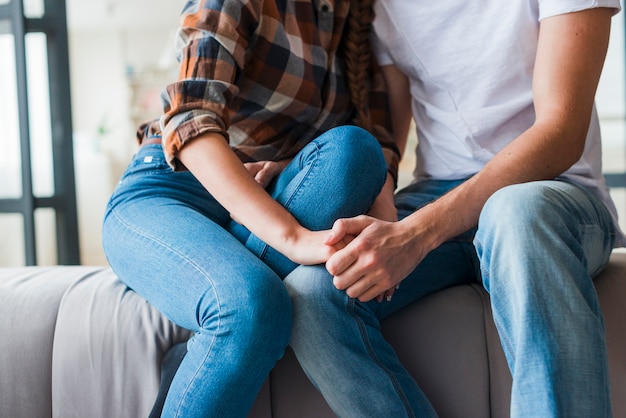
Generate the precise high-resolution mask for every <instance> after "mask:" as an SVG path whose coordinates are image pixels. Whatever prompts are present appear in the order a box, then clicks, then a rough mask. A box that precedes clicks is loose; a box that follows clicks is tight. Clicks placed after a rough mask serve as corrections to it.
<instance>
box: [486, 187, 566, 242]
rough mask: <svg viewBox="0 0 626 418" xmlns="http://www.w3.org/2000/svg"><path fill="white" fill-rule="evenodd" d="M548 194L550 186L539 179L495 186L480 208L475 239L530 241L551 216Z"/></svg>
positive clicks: (549, 220)
mask: <svg viewBox="0 0 626 418" xmlns="http://www.w3.org/2000/svg"><path fill="white" fill-rule="evenodd" d="M550 194H551V191H550V188H548V187H543V186H542V185H541V184H540V182H531V183H523V184H516V185H512V186H508V187H505V188H503V189H500V190H498V191H497V192H495V193H494V194H493V195H492V196H491V197H490V198H489V199H488V200H487V202H486V203H485V205H484V207H483V210H482V211H481V214H480V217H479V220H478V231H477V233H476V239H477V240H478V241H479V242H481V243H483V244H486V243H488V242H489V243H492V244H493V243H495V242H498V243H499V244H503V245H504V244H506V243H518V244H520V243H523V242H529V243H530V242H531V241H532V239H531V238H532V237H537V232H538V231H539V230H540V229H542V228H543V226H542V225H548V224H549V223H550V222H551V218H553V216H554V210H553V209H552V205H551V196H550Z"/></svg>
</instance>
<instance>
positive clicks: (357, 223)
mask: <svg viewBox="0 0 626 418" xmlns="http://www.w3.org/2000/svg"><path fill="white" fill-rule="evenodd" d="M371 223H372V218H370V217H369V216H365V215H360V216H357V217H355V218H341V219H337V220H336V221H335V223H334V224H333V227H332V229H331V233H330V235H329V236H328V238H326V242H325V244H328V245H335V244H337V243H338V242H339V241H341V240H342V239H344V238H345V237H346V236H347V235H351V236H357V235H359V234H360V233H361V232H362V231H363V230H364V229H365V228H366V227H367V226H368V225H369V224H371Z"/></svg>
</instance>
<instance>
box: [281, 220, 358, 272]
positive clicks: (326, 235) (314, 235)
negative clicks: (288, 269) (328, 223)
mask: <svg viewBox="0 0 626 418" xmlns="http://www.w3.org/2000/svg"><path fill="white" fill-rule="evenodd" d="M331 237H332V232H331V231H329V230H326V231H309V230H308V229H306V228H302V229H301V230H300V231H299V232H298V234H297V236H296V237H294V239H293V240H290V241H288V242H285V243H284V246H283V247H282V248H283V250H282V251H284V252H283V254H285V256H286V257H287V258H289V259H290V260H291V261H293V262H295V263H298V264H305V265H313V264H323V263H325V262H326V261H327V260H328V259H329V258H330V257H331V256H332V255H333V254H335V253H336V252H337V251H338V250H340V249H343V248H345V246H346V245H347V244H348V243H349V242H350V240H351V239H352V236H350V235H345V236H343V237H341V239H334V240H332V243H330V242H331ZM279 251H280V250H279Z"/></svg>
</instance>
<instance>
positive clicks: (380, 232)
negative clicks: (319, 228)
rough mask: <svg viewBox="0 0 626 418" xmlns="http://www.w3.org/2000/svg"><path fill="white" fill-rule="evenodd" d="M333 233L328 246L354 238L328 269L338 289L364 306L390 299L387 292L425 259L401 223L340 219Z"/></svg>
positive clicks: (332, 260)
mask: <svg viewBox="0 0 626 418" xmlns="http://www.w3.org/2000/svg"><path fill="white" fill-rule="evenodd" d="M332 231H333V232H332V238H331V239H330V240H329V241H327V244H331V245H332V244H334V243H335V241H336V240H341V239H343V238H344V237H345V236H349V235H351V236H354V237H355V238H354V239H353V240H352V241H351V242H350V243H348V244H347V245H346V247H345V248H344V249H341V250H339V251H337V252H336V253H335V254H333V255H332V256H331V257H330V258H329V260H328V261H327V262H326V268H327V270H328V272H329V273H330V274H332V275H333V276H334V280H333V283H334V284H335V287H336V288H337V289H340V290H345V291H346V294H347V295H348V296H350V297H352V298H357V299H359V300H360V301H362V302H367V301H369V300H371V299H374V298H378V300H379V301H380V300H382V297H383V296H384V297H388V296H390V293H387V292H388V291H391V292H393V290H394V289H395V288H396V286H397V285H398V284H399V283H400V281H402V279H404V278H405V277H406V276H407V275H408V274H409V273H410V272H411V271H413V269H414V268H415V267H416V266H417V265H418V264H419V262H420V261H421V260H422V259H423V257H424V256H425V253H424V254H420V253H421V251H420V250H421V249H420V248H419V247H418V246H417V245H416V237H415V236H414V235H413V234H412V233H411V231H410V230H408V229H406V228H405V225H404V224H403V223H402V222H386V221H381V220H378V219H374V218H371V217H369V216H358V217H356V218H350V219H339V220H338V221H336V222H335V224H334V225H333V229H332Z"/></svg>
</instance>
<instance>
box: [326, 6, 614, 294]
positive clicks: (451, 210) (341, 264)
mask: <svg viewBox="0 0 626 418" xmlns="http://www.w3.org/2000/svg"><path fill="white" fill-rule="evenodd" d="M612 13H613V11H612V10H611V9H606V8H597V9H589V10H585V11H581V12H576V13H569V14H564V15H560V16H554V17H550V18H547V19H545V20H544V21H542V23H541V28H540V35H539V41H538V42H539V44H538V51H537V57H536V63H535V69H534V81H533V94H534V105H535V112H536V121H535V123H534V124H533V125H532V127H530V128H529V129H528V130H527V131H525V132H524V133H523V134H522V135H520V136H519V137H518V138H516V139H515V140H514V141H513V142H511V143H510V144H509V145H508V146H507V147H505V148H504V149H503V150H502V151H500V152H499V153H498V154H497V155H496V156H495V157H494V158H493V159H492V160H491V161H490V162H489V163H487V164H486V165H485V166H484V168H483V169H482V170H481V171H480V172H479V173H477V174H476V175H475V176H473V177H472V178H471V179H469V180H468V181H466V182H465V183H464V184H462V185H461V186H459V187H457V188H456V189H454V190H452V191H451V192H449V193H448V194H446V195H445V196H443V197H442V198H440V199H438V200H437V201H435V202H433V203H431V204H429V205H427V206H425V207H424V208H422V209H421V210H419V211H417V212H415V213H413V214H412V215H411V216H409V217H407V218H405V219H404V220H402V221H400V222H397V223H384V222H382V221H375V220H372V219H371V218H366V217H359V218H354V219H349V220H340V221H338V222H337V223H336V226H335V228H334V237H335V238H339V237H341V236H342V234H344V233H348V234H352V235H358V237H357V238H356V239H355V240H353V241H352V242H351V243H350V244H349V245H348V246H347V247H346V248H345V249H344V250H341V251H339V252H337V253H336V254H335V255H333V256H332V257H331V258H330V260H329V261H328V262H327V268H328V270H329V272H330V273H331V274H333V275H334V276H335V285H336V286H337V287H338V288H339V289H345V290H346V291H347V293H348V295H350V296H352V297H358V298H359V299H361V300H369V299H372V298H373V297H375V296H376V295H378V294H380V293H381V292H383V291H385V290H386V289H389V288H391V287H393V286H394V285H395V284H397V283H398V282H399V281H400V280H402V279H403V278H404V277H406V275H407V274H408V273H410V272H411V271H412V270H413V269H414V268H415V267H416V266H417V265H418V264H419V263H420V262H421V260H422V259H423V258H424V257H425V256H426V254H428V252H430V251H431V250H432V249H434V248H436V247H438V246H439V245H441V244H442V243H443V242H445V241H447V240H449V239H451V238H452V237H454V236H457V235H458V234H460V233H462V232H464V231H467V230H468V229H470V228H472V227H473V226H475V225H476V224H477V222H478V217H479V215H480V212H481V210H482V208H483V205H484V204H485V202H486V200H487V199H488V198H489V197H490V196H491V195H492V194H493V193H495V192H496V191H497V190H499V189H501V188H503V187H505V186H508V185H511V184H516V183H523V182H528V181H535V180H542V179H552V178H554V177H556V176H558V175H560V174H561V173H563V172H564V171H566V170H567V169H568V168H569V167H571V166H572V165H573V164H574V163H575V162H576V161H577V160H578V159H579V158H580V156H581V154H582V152H583V149H584V145H585V138H586V134H587V130H588V127H589V121H590V118H591V113H592V108H593V101H594V96H595V92H596V88H597V85H598V81H599V78H600V73H601V71H602V66H603V63H604V58H605V54H606V50H607V47H608V40H609V31H610V20H611V16H612Z"/></svg>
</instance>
